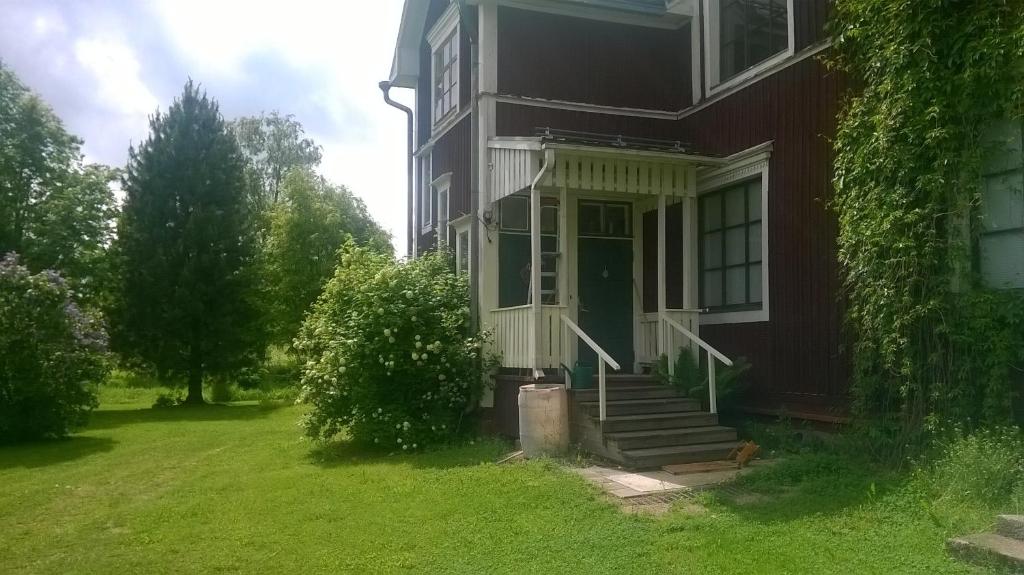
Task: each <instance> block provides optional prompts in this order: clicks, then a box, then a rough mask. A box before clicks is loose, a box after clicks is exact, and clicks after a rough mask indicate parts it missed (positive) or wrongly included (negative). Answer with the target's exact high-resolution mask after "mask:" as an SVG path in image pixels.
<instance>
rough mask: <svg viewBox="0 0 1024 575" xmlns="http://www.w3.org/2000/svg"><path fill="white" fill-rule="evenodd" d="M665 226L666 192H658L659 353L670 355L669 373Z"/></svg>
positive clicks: (670, 369)
mask: <svg viewBox="0 0 1024 575" xmlns="http://www.w3.org/2000/svg"><path fill="white" fill-rule="evenodd" d="M665 227H666V226H665V194H658V329H657V332H658V355H659V356H660V355H661V354H665V355H667V356H668V370H669V373H672V370H673V368H674V366H673V363H674V362H673V361H672V350H670V349H668V348H669V345H670V341H671V340H670V338H669V334H668V331H667V330H668V328H667V326H666V325H665V309H666V307H667V305H666V303H665V300H666V295H665V292H666V287H667V286H666V285H665V283H666V278H667V274H666V273H665V251H666V249H667V246H666V245H665V238H666V236H667V234H666V231H665Z"/></svg>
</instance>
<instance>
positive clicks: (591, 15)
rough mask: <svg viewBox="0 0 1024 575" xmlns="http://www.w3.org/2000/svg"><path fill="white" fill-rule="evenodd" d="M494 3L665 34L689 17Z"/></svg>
mask: <svg viewBox="0 0 1024 575" xmlns="http://www.w3.org/2000/svg"><path fill="white" fill-rule="evenodd" d="M487 1H494V0H469V1H468V3H469V4H483V3H484V2H487ZM494 3H496V4H498V5H501V6H508V7H509V8H518V9H520V10H530V11H533V12H544V13H547V14H556V15H559V16H572V17H573V18H586V19H587V20H600V21H602V22H615V23H617V24H628V25H632V26H644V27H647V28H664V29H667V30H676V29H678V28H679V27H680V26H682V25H683V23H685V22H686V20H687V19H688V18H689V16H686V15H684V14H678V13H675V12H669V11H668V10H665V11H664V12H662V11H656V12H648V13H645V12H641V11H633V12H627V11H625V10H613V9H610V8H601V7H597V6H588V5H586V4H585V3H583V2H572V3H566V4H560V3H555V2H551V1H550V0H497V1H496V2H494ZM675 3H678V0H677V2H673V4H675ZM683 3H685V2H683Z"/></svg>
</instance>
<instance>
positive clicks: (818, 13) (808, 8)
mask: <svg viewBox="0 0 1024 575" xmlns="http://www.w3.org/2000/svg"><path fill="white" fill-rule="evenodd" d="M793 6H794V8H795V11H794V12H795V13H794V14H793V28H794V30H793V32H794V34H795V36H796V42H795V46H796V51H797V52H799V51H800V50H803V49H804V48H807V47H808V46H811V45H813V44H817V43H818V42H821V41H822V40H824V39H825V38H827V37H828V34H826V32H825V24H826V23H827V22H828V18H829V15H830V13H831V9H832V3H831V2H830V1H829V0H794V1H793Z"/></svg>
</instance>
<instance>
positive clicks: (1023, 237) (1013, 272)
mask: <svg viewBox="0 0 1024 575" xmlns="http://www.w3.org/2000/svg"><path fill="white" fill-rule="evenodd" d="M980 247H981V277H982V279H983V280H984V282H985V285H987V286H989V287H992V288H996V289H1009V288H1024V230H1020V231H1016V232H1003V233H999V234H991V235H984V236H981V238H980Z"/></svg>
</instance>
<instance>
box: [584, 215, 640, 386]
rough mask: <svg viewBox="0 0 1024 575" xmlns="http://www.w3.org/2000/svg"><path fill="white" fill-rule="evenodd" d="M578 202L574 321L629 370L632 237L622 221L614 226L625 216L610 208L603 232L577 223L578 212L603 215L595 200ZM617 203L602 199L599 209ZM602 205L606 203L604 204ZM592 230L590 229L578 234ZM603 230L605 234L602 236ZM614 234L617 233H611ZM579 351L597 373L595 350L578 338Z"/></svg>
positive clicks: (623, 369)
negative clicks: (618, 226) (577, 284)
mask: <svg viewBox="0 0 1024 575" xmlns="http://www.w3.org/2000/svg"><path fill="white" fill-rule="evenodd" d="M588 204H589V205H588V206H587V207H589V208H591V209H589V210H588V209H587V208H585V207H584V206H583V205H582V202H581V206H580V207H581V213H580V218H581V222H580V223H581V226H580V228H579V229H580V232H581V235H580V237H579V244H578V255H579V257H578V261H579V325H580V327H581V328H582V329H583V331H584V332H586V333H587V335H589V336H590V337H591V338H592V339H593V340H594V341H595V342H596V343H597V344H598V345H599V346H601V348H602V349H604V350H605V351H606V352H607V353H608V355H610V356H612V358H613V359H614V360H615V361H616V362H618V363H619V365H620V366H621V367H622V371H623V372H626V373H629V372H631V371H632V370H633V291H632V290H633V241H632V239H631V238H629V237H623V236H627V235H630V234H629V231H630V230H629V229H628V226H627V227H626V228H622V229H619V228H617V227H616V225H615V223H616V222H617V221H621V219H627V221H628V217H629V212H628V210H627V211H626V213H625V216H626V217H625V218H617V215H618V214H614V213H613V214H610V217H611V218H612V222H611V225H609V224H606V223H604V222H602V224H603V225H601V229H602V231H603V232H604V233H597V234H594V233H593V232H594V231H596V230H597V229H599V228H598V226H597V224H596V223H591V225H589V226H588V225H583V224H585V223H586V222H584V221H582V220H583V218H586V217H588V215H587V214H586V213H585V212H588V211H589V212H590V217H595V218H596V217H601V218H602V219H604V218H607V217H609V215H608V214H605V213H600V214H599V213H598V210H597V209H596V205H595V204H594V203H590V202H588ZM622 206H623V204H605V205H603V206H602V208H606V209H602V210H600V211H601V212H606V211H615V212H617V211H618V210H619V209H621V207H622ZM607 208H612V209H611V210H608V209H607ZM584 230H593V231H592V232H591V233H592V234H593V235H583V234H584V233H586V232H584ZM602 236H607V237H602ZM614 236H619V237H614ZM579 357H580V359H581V360H582V361H584V362H588V363H590V365H592V366H594V373H597V355H596V354H595V353H594V352H593V350H591V349H590V346H588V345H587V344H586V343H584V342H582V341H581V342H580V345H579Z"/></svg>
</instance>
